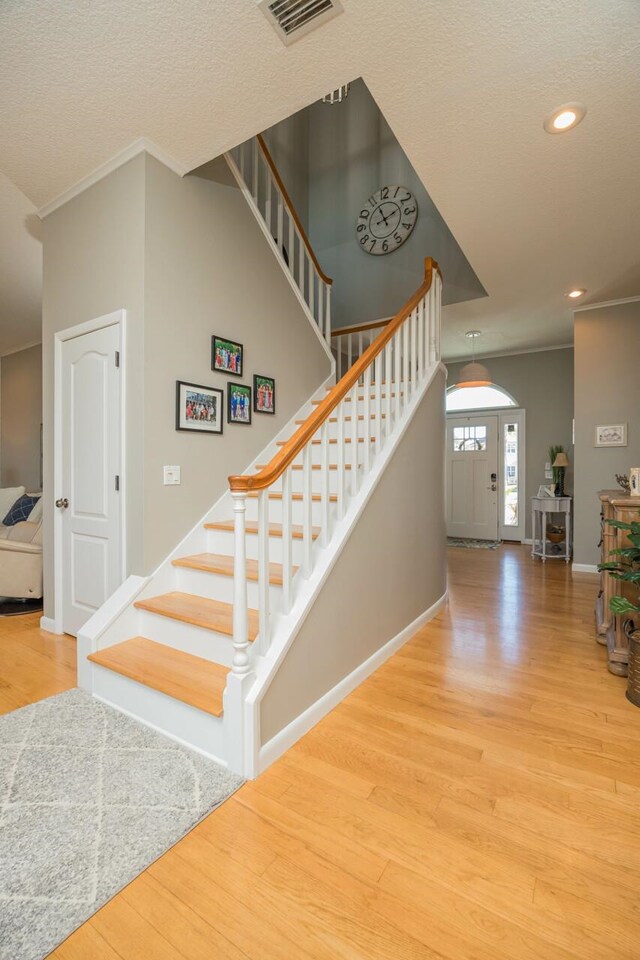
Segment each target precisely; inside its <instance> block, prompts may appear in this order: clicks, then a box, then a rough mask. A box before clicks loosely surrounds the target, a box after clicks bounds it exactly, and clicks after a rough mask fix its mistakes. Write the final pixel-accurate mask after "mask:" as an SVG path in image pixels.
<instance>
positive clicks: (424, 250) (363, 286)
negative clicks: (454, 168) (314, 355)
mask: <svg viewBox="0 0 640 960" xmlns="http://www.w3.org/2000/svg"><path fill="white" fill-rule="evenodd" d="M265 139H266V140H267V143H268V145H269V148H270V150H271V152H272V155H273V157H274V160H275V162H276V164H277V166H278V169H279V170H280V173H281V176H282V178H283V180H284V182H285V184H286V186H287V189H288V190H289V192H290V193H291V195H292V197H293V200H294V203H295V204H296V206H298V204H299V206H300V209H299V210H298V212H299V213H300V216H301V217H302V218H303V222H304V223H305V226H306V228H307V232H308V233H309V238H310V240H311V245H312V246H313V249H314V251H315V253H316V255H317V257H318V260H319V261H320V264H321V265H322V268H323V270H324V271H325V272H326V273H327V274H328V275H329V276H330V277H332V278H333V281H334V283H333V287H332V292H331V296H332V303H331V313H332V325H333V327H341V326H348V325H350V324H355V323H363V322H367V321H370V320H378V319H380V318H381V317H388V316H392V315H393V314H395V313H396V312H397V311H398V310H399V309H400V307H402V305H403V304H404V303H405V301H406V300H408V298H409V297H410V296H411V295H412V294H413V293H414V291H415V290H416V289H417V288H418V286H419V285H420V283H421V281H422V279H423V276H424V258H425V257H426V256H432V257H435V258H436V259H437V260H438V261H439V263H440V266H441V267H442V269H443V272H444V276H445V284H444V289H443V302H444V303H445V304H448V303H458V302H461V301H463V300H470V299H474V298H476V297H481V296H485V290H484V288H483V287H482V284H481V283H480V281H479V280H478V278H477V277H476V275H475V273H474V272H473V270H472V268H471V266H470V265H469V263H468V261H467V260H466V258H465V256H464V254H463V253H462V251H461V249H460V247H459V246H458V244H457V243H456V240H455V238H454V236H453V235H452V233H451V231H450V230H449V228H448V227H447V225H446V223H445V222H444V220H443V219H442V217H441V216H440V214H439V213H438V210H437V209H436V206H435V204H434V203H433V201H432V200H431V198H430V197H429V195H428V193H427V191H426V190H425V188H424V186H423V185H422V181H421V180H420V179H419V177H418V175H417V174H416V172H415V170H414V169H413V167H412V165H411V163H410V162H409V160H408V158H407V156H406V154H405V152H404V151H403V149H402V147H401V146H400V144H399V143H398V140H397V139H396V137H395V136H394V134H393V132H392V130H391V128H390V127H389V125H388V124H387V122H386V121H385V119H384V117H383V116H382V114H381V112H380V109H379V108H378V105H377V104H376V102H375V100H374V99H373V97H372V96H371V94H370V93H369V91H368V89H367V87H366V85H365V83H364V82H363V81H362V80H356V81H355V82H354V83H352V84H351V90H350V93H349V96H348V98H347V99H346V100H345V101H344V102H343V103H341V104H334V105H329V104H326V103H322V102H319V103H315V104H312V105H311V106H310V107H308V108H306V109H305V110H303V111H300V112H299V113H297V114H294V115H293V116H292V117H289V118H288V119H287V120H284V121H283V122H282V123H280V124H277V125H276V126H275V127H272V128H271V129H270V130H267V131H266V133H265ZM305 182H306V185H307V186H306V190H305V187H304V184H305ZM391 183H398V184H402V185H403V186H406V187H408V188H409V190H411V191H412V193H413V194H414V195H415V197H416V199H417V201H418V211H419V212H418V220H417V223H416V226H415V229H414V231H413V233H412V235H411V237H410V238H409V240H408V241H407V242H406V243H405V244H404V245H403V246H402V247H401V248H400V249H399V250H396V251H395V252H394V253H391V254H388V255H387V256H382V257H374V256H370V255H369V254H367V253H364V252H363V250H362V249H361V248H360V246H359V244H358V242H357V239H356V221H357V217H358V214H359V212H360V210H361V208H362V204H363V201H365V200H366V199H367V198H368V197H369V196H370V195H371V194H372V193H374V192H375V191H376V190H378V189H379V188H380V187H382V186H384V185H385V184H391ZM305 216H306V217H308V220H306V219H304V218H305Z"/></svg>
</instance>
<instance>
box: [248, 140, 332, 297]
mask: <svg viewBox="0 0 640 960" xmlns="http://www.w3.org/2000/svg"><path fill="white" fill-rule="evenodd" d="M256 140H257V141H258V143H259V144H260V149H261V150H262V152H263V154H264V158H265V160H266V161H267V164H268V165H269V169H270V170H271V173H272V175H273V179H274V180H275V182H276V184H277V186H278V189H279V191H280V193H281V194H282V196H283V197H284V200H285V202H286V204H287V207H288V208H289V213H290V214H291V217H292V219H293V221H294V223H295V225H296V227H297V228H298V233H299V234H300V236H301V237H302V242H303V243H304V245H305V247H306V248H307V253H308V254H309V256H310V257H311V261H312V263H313V265H314V267H315V268H316V272H317V274H318V276H319V277H320V279H321V280H324V282H325V283H326V284H328V285H329V286H331V284H332V283H333V280H332V279H331V277H328V276H327V275H326V273H325V272H324V270H323V269H322V267H321V266H320V264H319V263H318V258H317V257H316V255H315V253H314V252H313V248H312V247H311V244H310V242H309V237H308V236H307V231H306V230H305V228H304V227H303V226H302V222H301V220H300V217H299V216H298V214H297V212H296V208H295V207H294V205H293V202H292V200H291V197H290V196H289V192H288V190H287V188H286V187H285V185H284V183H283V182H282V177H281V176H280V174H279V172H278V168H277V167H276V165H275V163H274V162H273V157H272V156H271V154H270V153H269V148H268V146H267V145H266V143H265V140H264V137H263V136H262V134H261V133H259V134H258V136H257V137H256Z"/></svg>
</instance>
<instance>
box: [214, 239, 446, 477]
mask: <svg viewBox="0 0 640 960" xmlns="http://www.w3.org/2000/svg"><path fill="white" fill-rule="evenodd" d="M436 270H437V271H438V273H440V268H439V266H438V264H437V263H436V261H435V260H433V259H432V258H431V257H427V258H426V260H425V262H424V282H423V283H422V285H421V286H420V288H419V289H418V290H417V291H416V292H415V293H414V295H413V296H412V297H411V299H410V300H408V301H407V303H405V305H404V307H403V308H402V309H401V310H400V312H399V313H397V314H396V315H395V317H394V318H393V319H392V320H390V321H389V323H388V324H387V328H386V330H385V331H384V333H381V334H380V336H378V337H376V339H375V340H374V341H373V343H372V344H371V345H370V346H369V347H367V349H366V350H365V351H364V353H363V354H362V356H361V357H359V358H358V360H356V362H355V363H354V365H353V366H352V367H351V369H350V370H347V372H346V373H345V375H344V377H343V378H342V379H341V380H339V381H338V383H336V385H335V387H334V388H333V389H332V390H331V391H330V392H329V393H328V394H327V396H326V397H325V398H324V400H323V401H322V403H320V404H319V405H318V407H316V409H315V410H314V412H313V413H312V414H311V415H310V416H309V417H308V418H307V420H305V422H304V423H303V424H302V425H301V426H300V427H298V429H297V430H296V432H295V433H294V435H293V436H292V437H291V439H290V440H289V441H288V442H287V443H286V444H285V446H284V447H282V449H281V450H280V451H279V452H278V453H277V454H276V455H275V457H273V459H272V460H271V461H270V463H268V464H267V465H266V466H265V467H263V469H262V470H261V471H260V473H256V474H253V475H241V476H233V477H229V487H230V488H231V490H232V491H233V492H235V493H249V492H250V491H251V490H265V489H266V488H267V487H270V486H271V485H272V484H273V483H275V482H276V480H278V479H279V478H280V477H281V476H282V474H283V473H284V472H285V470H286V469H287V467H289V466H290V465H291V464H292V463H293V461H294V460H295V459H296V457H297V456H298V454H300V453H301V452H302V450H303V449H304V448H305V447H306V445H307V444H308V443H309V441H310V440H311V439H312V437H313V436H314V434H316V433H317V432H318V430H319V429H320V427H321V426H322V424H323V423H324V422H325V421H326V420H328V419H329V417H330V415H331V414H332V413H333V411H334V410H335V409H336V407H337V406H338V404H339V403H341V401H342V400H343V399H344V398H345V397H346V395H347V394H348V393H349V391H350V390H351V389H352V388H353V387H355V386H356V384H357V383H358V381H359V379H360V377H361V376H362V374H363V373H364V371H365V370H366V369H367V367H368V366H369V365H370V364H371V362H372V361H373V360H375V358H376V357H377V356H378V355H379V354H380V353H382V351H383V349H384V348H385V347H386V345H387V344H388V343H389V341H390V340H391V338H392V337H393V335H394V334H395V332H396V330H398V329H399V328H400V327H401V326H402V324H403V323H404V321H405V320H406V319H407V317H408V316H410V314H411V312H412V311H413V310H415V308H416V307H417V305H418V304H419V303H420V301H421V300H422V298H423V297H424V296H425V295H426V294H427V293H428V291H429V289H430V287H431V284H432V282H433V274H434V272H435V271H436ZM440 275H441V276H442V274H440Z"/></svg>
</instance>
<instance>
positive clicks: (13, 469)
mask: <svg viewBox="0 0 640 960" xmlns="http://www.w3.org/2000/svg"><path fill="white" fill-rule="evenodd" d="M0 418H1V419H0V468H1V471H0V486H2V487H16V486H24V487H26V488H27V490H33V491H35V490H40V484H41V480H40V424H41V423H42V346H41V345H40V344H37V345H36V346H35V347H29V348H28V349H27V350H19V351H18V352H17V353H11V354H9V355H8V356H6V357H2V360H0ZM0 519H1V518H0Z"/></svg>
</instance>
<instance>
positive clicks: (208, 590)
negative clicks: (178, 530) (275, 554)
mask: <svg viewBox="0 0 640 960" xmlns="http://www.w3.org/2000/svg"><path fill="white" fill-rule="evenodd" d="M176 590H180V591H182V592H183V593H195V594H197V596H199V597H206V598H207V599H209V600H221V601H222V602H223V603H233V577H226V576H222V575H221V574H216V573H206V572H205V571H204V570H190V569H188V568H186V567H176ZM281 596H282V587H279V586H278V585H277V584H271V585H270V586H269V603H270V608H271V610H272V611H274V612H275V611H277V610H279V609H280V600H281ZM247 603H248V605H249V607H252V608H253V609H254V610H257V608H258V584H257V583H255V582H254V581H253V580H247Z"/></svg>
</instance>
